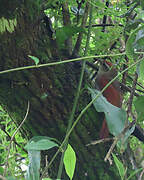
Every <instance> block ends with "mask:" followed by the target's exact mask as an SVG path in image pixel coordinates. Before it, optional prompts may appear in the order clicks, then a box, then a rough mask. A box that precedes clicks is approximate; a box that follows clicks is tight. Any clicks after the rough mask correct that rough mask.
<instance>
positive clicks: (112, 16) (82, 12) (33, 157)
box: [0, 0, 144, 180]
mask: <svg viewBox="0 0 144 180" xmlns="http://www.w3.org/2000/svg"><path fill="white" fill-rule="evenodd" d="M14 3H15V4H14ZM8 5H9V6H11V3H10V4H8ZM12 5H13V6H12V7H13V8H12V9H11V10H12V11H14V15H12V16H11V14H9V12H8V13H6V11H7V10H6V9H5V11H4V12H1V13H0V36H2V35H3V34H4V33H9V34H12V33H14V32H15V29H16V28H17V18H18V15H19V13H20V12H22V11H23V10H25V11H26V10H27V12H28V13H29V14H30V17H31V21H33V17H34V14H35V13H36V12H37V15H38V16H40V19H41V21H42V26H44V28H45V29H47V30H48V36H49V38H50V39H51V40H54V41H56V45H57V46H56V47H55V48H56V49H57V50H58V52H59V54H60V57H61V59H60V61H59V62H57V61H56V60H53V63H49V62H47V64H43V65H42V66H52V65H57V66H59V65H60V64H65V63H69V62H79V61H81V64H80V65H81V66H82V68H81V69H82V71H81V73H80V74H81V75H80V77H81V81H80V82H79V87H78V88H79V89H78V91H77V94H76V97H77V99H75V103H74V107H73V110H72V116H71V117H70V119H72V120H73V119H74V115H73V114H75V111H76V107H77V104H78V98H79V96H80V95H81V91H82V89H81V87H82V80H83V78H84V72H85V71H86V72H88V76H89V77H88V78H87V81H86V83H85V85H84V88H85V89H86V90H87V91H88V89H89V94H91V97H92V101H91V102H90V103H89V104H88V105H86V107H85V108H84V109H83V110H82V111H81V113H80V114H79V116H78V117H77V119H76V120H75V122H74V123H73V122H72V121H69V122H70V123H69V127H68V129H67V133H66V136H65V137H64V141H63V142H62V143H61V142H59V141H58V140H56V139H54V138H50V137H41V136H37V137H33V138H32V139H31V140H29V141H28V140H27V139H26V138H23V137H22V135H21V133H20V131H18V132H17V126H16V125H15V123H14V122H13V123H11V122H12V121H11V118H10V117H9V114H8V112H6V111H4V110H5V109H2V108H1V111H0V118H1V121H0V126H1V130H0V139H1V145H0V152H1V154H0V166H1V167H0V174H3V176H2V177H0V178H3V179H4V176H5V177H6V176H7V179H9V180H12V179H15V178H16V179H24V178H26V180H31V179H35V180H38V179H40V172H39V170H40V159H41V156H40V152H41V151H43V150H48V149H51V148H54V147H55V148H57V149H58V151H57V153H59V152H62V153H63V156H64V157H63V159H62V160H63V162H64V166H65V170H66V173H67V175H68V177H69V178H70V179H72V178H73V175H74V170H75V164H76V155H75V151H74V147H72V146H71V145H70V144H69V143H68V139H69V136H70V135H71V132H72V131H73V129H74V128H75V126H76V125H77V123H78V122H79V120H80V118H81V116H82V115H83V114H84V113H85V112H86V110H87V109H88V108H89V107H90V106H91V105H92V104H94V106H95V108H96V110H97V111H98V112H104V113H105V112H106V111H109V112H110V114H108V115H107V122H108V123H109V124H110V125H109V127H110V128H109V130H110V132H111V134H113V135H114V136H118V135H119V134H121V132H122V131H123V129H124V128H125V123H126V121H127V120H129V121H130V122H132V123H135V121H136V123H138V124H139V125H140V126H141V127H142V128H144V118H143V117H144V110H143V107H144V96H143V94H144V86H143V84H144V81H143V79H144V58H143V54H144V1H143V0H131V1H126V0H109V1H101V0H91V1H85V0H81V1H78V0H76V1H74V0H72V1H65V0H60V1H57V0H48V1H46V0H43V1H40V0H35V1H32V0H31V1H29V2H27V3H26V2H25V3H24V2H22V4H20V3H19V2H17V1H14V2H13V3H12ZM17 11H19V13H18V12H17ZM41 16H42V17H41ZM47 48H48V52H49V57H47V59H51V58H52V54H51V53H50V51H49V49H50V48H51V41H50V42H49V44H48V45H47ZM27 56H28V57H29V58H30V60H31V61H33V62H34V65H33V66H31V67H28V66H27V67H20V68H17V69H9V70H8V71H4V72H0V74H5V73H9V72H14V71H19V70H24V69H29V68H31V69H32V68H40V67H41V64H40V62H41V55H40V57H35V56H34V55H30V54H27ZM103 59H107V60H109V61H111V62H112V63H113V64H114V65H115V66H116V68H117V69H118V75H117V79H119V81H120V82H121V87H122V91H123V96H124V98H123V106H122V109H121V110H119V109H118V108H116V107H114V106H112V105H111V104H110V103H108V102H107V101H106V99H104V98H103V96H102V94H101V93H102V92H99V91H97V90H96V89H93V87H92V82H93V80H92V79H93V77H94V75H95V72H96V71H97V69H98V68H99V64H98V60H103ZM113 121H115V127H114V126H112V125H111V124H112V122H113ZM134 128H135V127H134V126H132V127H130V128H129V130H128V131H127V134H126V135H125V137H124V140H123V141H122V140H120V141H119V143H118V147H120V149H119V150H118V151H119V152H118V153H119V154H121V153H123V152H124V151H125V149H126V147H127V144H128V145H129V146H130V147H131V149H132V150H133V152H134V154H135V159H136V161H137V168H136V169H135V170H130V172H131V173H130V174H127V172H128V170H127V168H125V167H126V165H125V164H124V163H122V161H121V160H119V159H118V158H117V156H116V155H115V154H112V157H113V159H114V162H115V164H116V166H117V170H118V172H119V174H120V177H121V179H127V180H128V179H130V178H131V179H132V178H133V177H135V175H136V174H138V173H139V174H138V175H139V180H141V179H142V176H144V175H143V174H144V165H143V164H142V163H144V161H143V157H142V154H143V153H144V145H143V144H142V143H141V142H140V141H139V140H137V139H136V138H134V137H133V138H129V137H130V135H131V134H132V132H133V130H134ZM15 132H16V133H15ZM14 134H15V135H14ZM13 135H14V136H13ZM12 137H13V138H12ZM128 138H129V139H128ZM119 139H120V138H119ZM119 139H118V140H119ZM6 150H7V151H6ZM27 152H28V154H29V160H28V155H27ZM137 152H139V155H137ZM119 157H121V155H120V156H119ZM23 160H24V161H23ZM28 161H29V162H28ZM52 162H53V159H52V161H51V162H50V163H52ZM63 162H62V163H63ZM62 163H60V167H59V171H58V173H59V174H60V175H58V177H60V176H61V172H60V169H61V167H62V168H63V165H62ZM23 164H25V165H26V167H27V166H28V164H29V168H28V170H27V174H26V177H24V175H25V173H26V170H25V169H24V170H23V168H22V167H23V166H22V165H23ZM48 167H49V164H48ZM48 167H46V169H45V170H42V172H41V174H42V176H44V175H45V171H46V170H47V168H48ZM14 177H15V178H14ZM41 178H42V177H41ZM51 178H52V177H51ZM140 178H141V179H140ZM43 179H45V180H46V179H48V178H43Z"/></svg>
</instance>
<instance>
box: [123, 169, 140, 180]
mask: <svg viewBox="0 0 144 180" xmlns="http://www.w3.org/2000/svg"><path fill="white" fill-rule="evenodd" d="M141 170H143V168H140V169H137V170H135V171H134V172H133V173H131V175H130V176H129V177H128V178H127V179H126V180H129V179H131V178H132V177H133V176H135V175H136V174H137V173H138V172H139V171H141Z"/></svg>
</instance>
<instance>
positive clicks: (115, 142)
mask: <svg viewBox="0 0 144 180" xmlns="http://www.w3.org/2000/svg"><path fill="white" fill-rule="evenodd" d="M134 124H135V121H133V122H131V123H129V124H128V125H127V126H126V127H125V128H124V129H123V130H122V132H121V133H120V134H119V135H118V136H117V137H115V139H114V142H113V143H112V145H111V147H110V149H109V150H108V152H107V154H106V156H105V158H104V161H105V162H106V161H107V160H108V159H109V158H110V155H111V153H112V152H113V149H114V148H115V146H116V144H117V142H118V141H119V140H120V138H122V137H123V135H124V134H125V133H126V131H127V130H128V129H130V128H131V127H132V126H133V125H134Z"/></svg>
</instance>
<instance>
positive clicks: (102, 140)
mask: <svg viewBox="0 0 144 180" xmlns="http://www.w3.org/2000/svg"><path fill="white" fill-rule="evenodd" d="M114 139H115V138H104V139H99V140H95V141H92V142H90V143H89V144H86V146H90V145H96V144H100V143H105V142H108V141H112V140H114Z"/></svg>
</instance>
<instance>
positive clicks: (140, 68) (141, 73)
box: [137, 58, 144, 79]
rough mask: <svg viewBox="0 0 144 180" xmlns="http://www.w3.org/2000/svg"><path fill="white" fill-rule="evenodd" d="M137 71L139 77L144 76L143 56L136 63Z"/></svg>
mask: <svg viewBox="0 0 144 180" xmlns="http://www.w3.org/2000/svg"><path fill="white" fill-rule="evenodd" d="M137 73H138V75H139V77H140V78H141V79H143V78H144V58H143V59H142V60H141V62H140V63H138V65H137Z"/></svg>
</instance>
